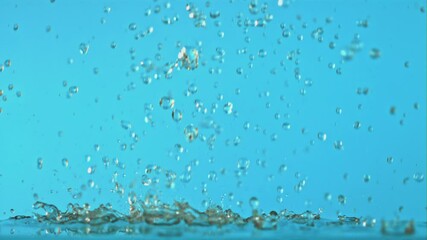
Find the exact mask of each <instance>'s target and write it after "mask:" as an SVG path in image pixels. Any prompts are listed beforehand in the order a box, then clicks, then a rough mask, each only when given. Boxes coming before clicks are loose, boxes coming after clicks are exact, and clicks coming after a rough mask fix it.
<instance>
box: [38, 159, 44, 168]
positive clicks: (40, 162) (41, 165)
mask: <svg viewBox="0 0 427 240" xmlns="http://www.w3.org/2000/svg"><path fill="white" fill-rule="evenodd" d="M37 168H38V169H42V168H43V158H37Z"/></svg>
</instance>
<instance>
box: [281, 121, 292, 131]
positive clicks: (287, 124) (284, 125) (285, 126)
mask: <svg viewBox="0 0 427 240" xmlns="http://www.w3.org/2000/svg"><path fill="white" fill-rule="evenodd" d="M282 128H283V129H285V130H289V129H291V124H290V123H288V122H285V123H283V124H282Z"/></svg>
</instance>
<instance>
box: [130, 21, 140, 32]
mask: <svg viewBox="0 0 427 240" xmlns="http://www.w3.org/2000/svg"><path fill="white" fill-rule="evenodd" d="M128 28H129V30H130V31H135V30H136V29H137V28H138V26H137V25H136V23H130V24H129V27H128Z"/></svg>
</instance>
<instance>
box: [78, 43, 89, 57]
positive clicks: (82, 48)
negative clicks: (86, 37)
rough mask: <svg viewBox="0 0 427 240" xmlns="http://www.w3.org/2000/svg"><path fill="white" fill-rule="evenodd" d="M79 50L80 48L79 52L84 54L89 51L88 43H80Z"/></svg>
mask: <svg viewBox="0 0 427 240" xmlns="http://www.w3.org/2000/svg"><path fill="white" fill-rule="evenodd" d="M79 50H80V54H82V55H86V54H87V52H88V51H89V44H87V43H80V47H79Z"/></svg>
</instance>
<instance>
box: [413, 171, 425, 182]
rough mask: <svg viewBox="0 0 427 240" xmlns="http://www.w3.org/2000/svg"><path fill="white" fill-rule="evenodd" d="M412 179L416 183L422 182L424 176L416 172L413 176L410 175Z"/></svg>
mask: <svg viewBox="0 0 427 240" xmlns="http://www.w3.org/2000/svg"><path fill="white" fill-rule="evenodd" d="M412 179H414V180H415V181H416V182H419V183H420V182H422V181H424V174H422V173H420V172H416V173H414V175H412Z"/></svg>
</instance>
